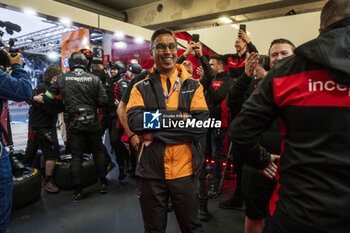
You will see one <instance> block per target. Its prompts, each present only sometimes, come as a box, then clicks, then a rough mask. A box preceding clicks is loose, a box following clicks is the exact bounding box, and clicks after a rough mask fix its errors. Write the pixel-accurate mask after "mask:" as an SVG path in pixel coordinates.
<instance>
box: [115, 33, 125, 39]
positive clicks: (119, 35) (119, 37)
mask: <svg viewBox="0 0 350 233" xmlns="http://www.w3.org/2000/svg"><path fill="white" fill-rule="evenodd" d="M114 36H115V37H116V38H117V39H118V40H122V39H124V37H125V34H124V32H122V31H116V32H115V33H114Z"/></svg>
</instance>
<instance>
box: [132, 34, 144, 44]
mask: <svg viewBox="0 0 350 233" xmlns="http://www.w3.org/2000/svg"><path fill="white" fill-rule="evenodd" d="M134 42H135V43H136V44H143V43H145V39H143V37H141V36H136V37H135V38H134Z"/></svg>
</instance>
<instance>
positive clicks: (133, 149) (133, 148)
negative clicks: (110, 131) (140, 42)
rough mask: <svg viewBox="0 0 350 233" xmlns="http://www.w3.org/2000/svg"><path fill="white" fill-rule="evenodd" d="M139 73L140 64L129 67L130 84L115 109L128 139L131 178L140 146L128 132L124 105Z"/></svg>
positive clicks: (135, 136)
mask: <svg viewBox="0 0 350 233" xmlns="http://www.w3.org/2000/svg"><path fill="white" fill-rule="evenodd" d="M141 72H142V67H141V65H140V64H136V63H132V64H130V65H129V67H128V71H127V75H128V77H129V79H130V83H129V86H128V88H127V89H126V91H125V92H124V94H123V97H122V99H121V100H120V102H119V104H118V109H117V113H118V119H119V121H120V123H121V124H122V126H123V128H124V129H125V132H126V134H127V135H128V137H129V145H130V160H131V174H132V176H134V175H135V171H136V160H137V158H136V157H137V150H138V146H139V144H140V140H139V138H138V137H137V135H136V134H134V132H132V131H131V130H130V128H129V126H128V120H127V117H126V104H127V102H128V101H129V97H130V92H131V88H132V87H133V85H134V84H135V81H134V80H135V78H136V77H137V76H140V74H141ZM144 74H145V75H142V74H141V77H143V78H145V77H146V75H147V72H145V73H144ZM136 79H138V78H136ZM138 81H140V80H138Z"/></svg>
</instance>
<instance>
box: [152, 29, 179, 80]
mask: <svg viewBox="0 0 350 233" xmlns="http://www.w3.org/2000/svg"><path fill="white" fill-rule="evenodd" d="M174 45H175V48H174ZM150 52H151V56H152V57H153V59H154V63H155V64H156V67H157V70H158V71H159V73H160V74H165V75H170V74H171V73H172V72H173V71H174V70H175V64H176V61H177V49H176V41H175V38H174V37H173V36H172V35H170V34H160V35H158V36H157V37H156V38H155V39H154V42H153V45H152V48H151V51H150Z"/></svg>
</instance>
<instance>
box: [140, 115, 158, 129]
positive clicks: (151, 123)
mask: <svg viewBox="0 0 350 233" xmlns="http://www.w3.org/2000/svg"><path fill="white" fill-rule="evenodd" d="M161 115H162V114H161V113H160V112H159V110H157V111H156V112H155V111H153V112H143V128H144V129H160V116H161Z"/></svg>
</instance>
